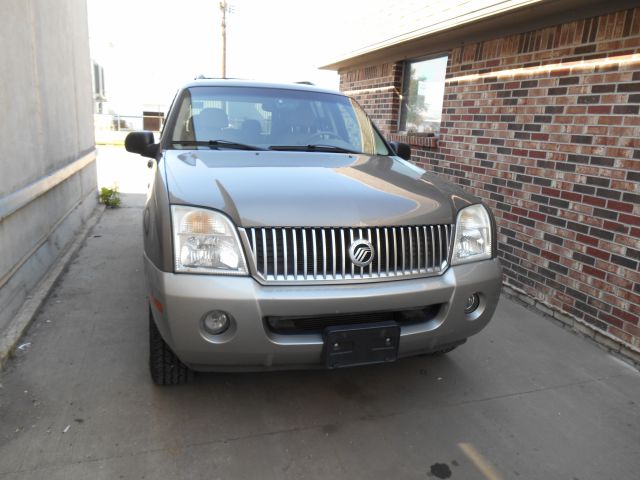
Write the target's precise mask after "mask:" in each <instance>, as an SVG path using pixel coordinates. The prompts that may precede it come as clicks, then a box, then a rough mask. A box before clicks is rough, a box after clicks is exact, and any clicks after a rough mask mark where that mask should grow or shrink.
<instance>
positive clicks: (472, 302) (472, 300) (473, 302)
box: [464, 293, 480, 315]
mask: <svg viewBox="0 0 640 480" xmlns="http://www.w3.org/2000/svg"><path fill="white" fill-rule="evenodd" d="M478 305H480V297H479V296H478V294H477V293H474V294H473V295H471V296H470V297H469V298H467V301H466V302H465V304H464V313H466V314H467V315H469V314H470V313H472V312H473V311H475V309H476V308H478Z"/></svg>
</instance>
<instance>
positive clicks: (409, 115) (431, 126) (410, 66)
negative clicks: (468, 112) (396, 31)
mask: <svg viewBox="0 0 640 480" xmlns="http://www.w3.org/2000/svg"><path fill="white" fill-rule="evenodd" d="M447 58H448V57H447V56H444V57H437V58H432V59H429V60H422V61H410V62H407V63H406V64H405V70H404V71H405V73H404V84H403V88H402V103H401V105H400V124H399V126H398V131H400V132H404V133H407V134H414V135H415V134H418V135H427V136H429V135H438V134H439V133H440V121H441V119H442V105H443V102H444V80H445V75H446V72H447Z"/></svg>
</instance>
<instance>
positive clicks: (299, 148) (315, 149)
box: [269, 144, 362, 153]
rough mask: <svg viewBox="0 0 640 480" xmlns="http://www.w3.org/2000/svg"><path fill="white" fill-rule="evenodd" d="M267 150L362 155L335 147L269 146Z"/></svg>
mask: <svg viewBox="0 0 640 480" xmlns="http://www.w3.org/2000/svg"><path fill="white" fill-rule="evenodd" d="M269 150H283V151H292V152H336V153H362V152H358V151H357V150H351V149H349V148H342V147H336V146H335V145H322V144H314V145H271V146H270V147H269Z"/></svg>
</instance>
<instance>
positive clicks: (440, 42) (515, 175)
mask: <svg viewBox="0 0 640 480" xmlns="http://www.w3.org/2000/svg"><path fill="white" fill-rule="evenodd" d="M459 3H461V4H464V2H459ZM471 3H473V2H471ZM480 3H484V4H486V3H487V2H480ZM495 3H496V4H498V3H504V2H495ZM520 3H525V2H520ZM634 5H638V2H637V1H636V2H616V1H609V2H602V1H590V0H583V1H581V2H576V1H572V0H564V1H538V2H533V3H531V2H529V3H528V4H527V5H525V6H519V7H518V6H517V7H514V8H511V9H509V10H507V11H499V12H497V13H495V12H492V11H489V10H487V11H485V12H484V14H483V12H482V9H480V10H479V12H480V14H477V15H476V16H475V17H474V16H473V15H471V16H469V15H467V16H463V15H458V18H462V20H460V21H458V22H457V23H456V16H455V15H454V14H453V13H451V17H452V19H451V21H450V22H448V23H443V22H442V21H441V18H439V19H438V21H439V22H440V23H438V24H432V23H430V21H431V20H430V18H429V17H428V16H425V18H424V28H422V29H421V30H418V31H415V32H413V33H409V34H406V35H399V36H396V37H395V38H392V39H390V40H387V41H384V42H380V43H378V44H376V45H372V46H371V47H369V48H367V49H363V50H361V51H359V52H356V53H354V54H353V55H350V56H349V57H347V58H344V59H342V60H339V61H337V62H335V63H333V64H331V65H327V66H326V67H324V68H329V69H334V70H338V72H339V74H340V88H341V90H343V91H345V92H347V93H348V94H350V95H351V96H353V97H354V98H356V99H357V100H358V101H359V102H360V103H361V104H362V105H363V106H364V107H365V109H366V110H367V111H368V113H369V114H370V115H371V117H372V118H373V119H374V121H375V122H376V124H377V125H378V127H379V128H380V129H381V130H382V131H383V133H384V134H385V135H386V136H387V138H389V139H391V140H397V141H401V142H405V143H408V144H410V145H411V147H412V160H413V161H414V162H415V163H417V164H418V165H420V166H421V167H423V168H425V169H426V170H432V171H434V172H436V173H438V174H439V175H442V176H444V177H447V178H448V179H449V180H451V181H453V182H455V183H458V184H460V185H461V186H462V187H463V188H465V189H466V190H467V191H470V192H471V193H474V194H475V195H477V196H479V197H480V198H482V199H483V201H484V202H486V203H487V204H488V205H489V206H490V207H491V208H492V209H493V211H494V213H495V215H496V219H497V222H498V241H499V252H500V257H501V260H502V264H503V266H504V283H505V285H506V286H507V287H508V288H507V290H508V291H510V292H511V293H512V294H515V295H518V296H520V297H521V298H522V299H524V300H526V301H527V302H529V303H530V304H532V305H536V306H538V307H539V308H540V309H541V310H543V311H544V312H545V313H546V314H548V315H552V316H555V318H557V319H559V320H561V321H563V322H564V323H565V324H568V325H570V326H571V327H572V328H574V329H576V330H579V331H580V332H582V333H585V334H587V335H589V336H591V337H592V338H595V339H596V340H597V341H599V342H600V343H603V344H605V345H606V346H608V347H609V348H611V349H613V350H615V351H619V352H621V353H622V354H623V355H625V356H627V357H630V358H632V359H634V360H635V361H636V362H640V324H639V320H640V269H639V265H640V115H639V108H640V7H637V6H634ZM454 10H455V9H454ZM485 10H486V9H485ZM418 13H419V12H418ZM458 13H460V12H458ZM463 13H464V12H463ZM476 13H477V12H476ZM440 27H441V28H440Z"/></svg>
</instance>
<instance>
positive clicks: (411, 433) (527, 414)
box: [0, 157, 640, 480]
mask: <svg viewBox="0 0 640 480" xmlns="http://www.w3.org/2000/svg"><path fill="white" fill-rule="evenodd" d="M134 158H135V157H134ZM132 161H134V160H132ZM135 161H138V162H145V161H144V159H139V158H136V159H135ZM145 163H146V162H145ZM136 168H137V167H136ZM143 201H144V196H143V195H142V194H130V195H124V198H123V208H120V209H116V210H107V211H105V213H104V215H103V217H102V219H101V220H100V222H99V223H98V225H97V226H96V227H95V228H94V230H93V231H92V232H91V233H90V235H89V237H88V238H87V240H86V242H85V245H84V246H83V248H82V249H81V250H80V251H79V253H78V255H77V257H76V258H75V259H74V260H73V261H72V263H71V264H70V265H69V268H68V271H67V272H66V273H65V274H64V275H63V277H62V278H61V280H60V281H59V284H58V286H57V287H56V288H55V289H54V291H53V293H52V295H51V296H50V298H49V299H48V300H47V301H46V303H45V305H44V306H43V308H42V310H41V312H40V314H39V315H38V317H37V318H36V320H35V322H34V324H33V325H32V326H31V328H30V330H29V333H28V334H27V336H26V337H25V338H23V340H22V341H21V342H20V343H21V344H22V345H24V346H23V348H22V349H18V350H17V353H16V357H15V358H14V359H12V360H11V361H10V362H9V363H8V366H7V368H6V370H5V371H4V372H2V373H1V374H0V384H1V387H0V479H7V480H9V479H11V480H14V479H47V480H54V479H84V478H91V479H120V478H122V479H142V478H145V479H151V478H153V479H165V478H166V479H169V478H171V479H173V478H184V479H192V478H194V479H199V478H203V479H204V478H207V479H216V478H219V479H258V478H259V479H281V478H286V479H299V478H329V477H331V478H350V479H365V478H366V479H378V478H381V479H382V478H398V479H425V478H426V479H428V478H452V479H456V478H457V479H490V480H495V479H505V480H506V479H513V478H523V479H547V478H549V479H569V480H571V479H579V480H589V479H594V480H595V479H598V480H602V479H616V480H622V479H635V478H637V476H638V471H640V373H639V372H638V371H637V370H635V369H634V368H632V367H630V366H629V365H627V364H625V363H623V362H621V361H619V360H617V359H615V358H613V357H611V356H610V355H608V354H607V353H606V352H604V351H602V350H601V349H599V348H598V347H596V346H595V345H593V344H591V343H589V342H587V341H585V340H584V339H582V338H579V337H577V336H576V335H574V334H572V333H570V332H568V331H566V330H563V329H562V328H560V327H559V326H557V325H556V324H553V323H551V322H550V321H547V320H545V319H543V318H542V317H540V316H539V315H538V314H536V313H534V312H532V311H530V310H528V309H525V308H524V307H522V306H520V305H518V304H516V303H514V302H512V301H510V300H509V299H506V298H503V299H502V300H501V302H500V305H499V306H498V311H497V314H496V316H495V318H494V320H493V321H492V322H491V323H490V325H489V327H488V328H487V329H485V330H484V331H483V332H482V333H481V334H479V335H477V336H476V337H473V338H471V339H470V340H469V342H468V343H467V344H466V345H463V346H462V347H460V348H459V349H457V350H455V351H454V352H452V353H450V354H449V355H447V356H444V357H439V358H428V357H423V358H415V359H406V360H402V361H399V362H398V363H396V364H393V365H388V366H378V367H365V368H357V369H349V370H340V371H331V372H328V371H309V372H276V373H260V374H206V375H199V376H197V377H196V381H195V383H194V384H192V385H188V386H181V387H177V388H159V387H155V386H153V385H152V384H151V381H150V378H149V375H148V371H147V352H148V346H147V317H146V303H145V301H146V300H145V294H144V283H143V282H144V279H143V272H142V261H141V251H142V244H141V234H140V218H141V206H142V204H143Z"/></svg>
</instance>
